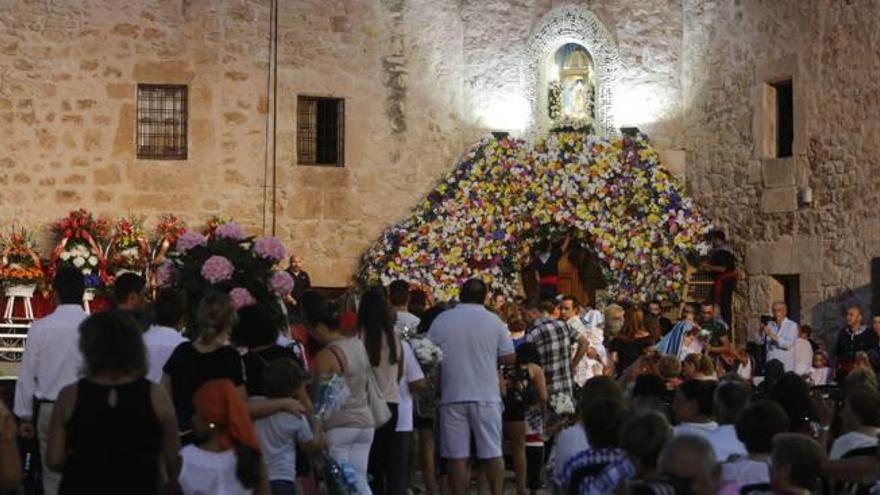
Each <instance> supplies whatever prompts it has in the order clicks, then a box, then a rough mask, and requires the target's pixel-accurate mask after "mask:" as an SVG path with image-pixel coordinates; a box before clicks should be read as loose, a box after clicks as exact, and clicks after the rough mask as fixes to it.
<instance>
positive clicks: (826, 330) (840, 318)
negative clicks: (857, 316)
mask: <svg viewBox="0 0 880 495" xmlns="http://www.w3.org/2000/svg"><path fill="white" fill-rule="evenodd" d="M873 295H874V294H873V292H872V290H871V285H870V284H867V285H863V286H861V287H856V288H854V289H846V290H841V291H840V292H839V293H838V294H837V295H835V296H833V297H831V298H828V299H825V300H824V301H822V302H820V303H819V304H817V305H816V306H814V307H813V312H812V318H811V321H810V325H812V327H813V328H814V329H815V331H816V334H817V335H821V336H823V337H825V338H834V336H835V335H836V332H837V331H838V330H840V328H841V327H842V326H843V325H844V313H846V308H847V307H849V306H851V305H856V306H858V307H860V308H862V315H863V318H862V324H863V325H868V326H869V327H870V326H871V318H872V317H873V316H874V312H873V311H872V300H873Z"/></svg>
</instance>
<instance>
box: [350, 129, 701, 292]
mask: <svg viewBox="0 0 880 495" xmlns="http://www.w3.org/2000/svg"><path fill="white" fill-rule="evenodd" d="M709 228H710V225H709V224H708V223H707V222H706V221H705V220H704V219H703V217H702V215H701V214H700V213H699V211H697V209H696V208H695V207H694V205H693V202H692V201H691V199H689V198H687V197H685V196H684V195H683V193H682V191H681V188H680V186H679V185H678V184H677V182H676V181H675V180H674V178H673V177H672V176H671V175H670V174H669V173H668V172H667V171H666V170H665V169H664V168H663V167H662V166H661V165H660V162H659V159H658V156H657V153H656V151H655V150H654V149H653V148H651V147H650V145H649V144H648V142H647V139H646V137H645V136H643V135H640V136H637V137H635V138H630V137H624V138H618V139H614V140H611V141H608V140H605V139H603V138H600V137H597V136H594V135H587V134H580V133H565V132H563V133H552V134H551V135H550V136H549V137H548V138H547V139H546V140H544V141H541V142H536V143H533V144H532V143H528V142H526V141H523V140H518V139H511V138H502V139H496V138H494V137H491V136H489V137H486V138H484V139H483V140H482V141H480V142H479V143H478V144H477V145H476V146H474V147H473V148H472V149H471V150H470V151H469V152H468V153H467V154H466V155H465V156H464V157H463V158H462V159H461V160H460V161H459V163H458V165H457V166H456V167H455V169H454V170H453V171H452V172H450V173H449V174H448V175H447V176H446V177H445V178H444V179H443V180H441V181H440V183H439V184H438V185H437V186H436V187H435V189H434V190H433V191H431V192H430V193H429V194H428V196H427V198H426V199H425V200H424V201H423V202H422V203H421V204H420V205H419V206H418V207H416V209H415V210H414V211H413V213H412V214H411V215H410V216H409V217H408V218H406V219H404V220H403V221H401V222H400V223H398V224H397V225H394V226H392V227H391V228H389V229H387V230H386V231H385V232H384V233H383V234H382V236H381V237H380V239H379V240H378V241H377V242H376V243H375V244H373V245H372V246H371V247H370V248H369V249H368V250H367V251H366V253H364V255H363V258H362V261H361V267H360V269H359V272H358V278H359V279H360V280H361V281H364V282H368V281H370V282H372V281H376V280H379V281H381V282H383V283H385V284H387V283H390V282H391V281H392V280H394V279H398V278H402V279H404V280H408V281H409V282H411V283H414V284H417V285H421V286H423V287H425V288H427V289H429V290H432V291H433V292H434V296H435V297H436V298H438V299H440V300H443V299H450V298H453V297H456V296H457V293H458V287H459V286H460V284H461V283H462V282H463V281H464V280H466V279H468V278H471V277H475V276H478V277H480V278H482V279H483V280H485V281H486V282H487V283H488V284H489V286H490V289H491V290H493V291H502V292H506V293H512V292H513V291H514V290H515V289H516V287H517V285H518V276H519V273H520V269H521V268H522V267H523V266H524V264H526V263H528V261H529V259H530V256H531V255H532V254H533V251H534V246H535V245H536V244H537V243H538V242H540V241H541V240H544V239H559V238H561V237H562V236H564V235H567V234H571V235H573V236H574V238H575V240H577V241H579V242H582V243H584V244H586V245H589V246H590V247H592V249H593V250H594V251H595V252H596V254H597V256H598V258H599V260H600V262H601V265H602V270H603V274H604V276H605V279H606V280H607V281H608V294H607V295H608V297H610V298H613V299H617V300H629V301H634V302H641V301H646V300H649V299H651V298H655V297H657V298H660V299H665V300H677V299H679V298H680V297H681V296H682V290H683V289H684V282H685V267H686V263H687V262H686V257H687V256H688V255H690V254H692V253H693V252H694V251H695V250H697V248H698V247H699V248H703V247H704V246H702V245H701V242H702V239H703V237H704V234H705V233H707V232H708V230H709Z"/></svg>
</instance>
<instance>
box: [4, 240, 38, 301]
mask: <svg viewBox="0 0 880 495" xmlns="http://www.w3.org/2000/svg"><path fill="white" fill-rule="evenodd" d="M0 247H2V250H3V257H2V259H0V282H2V284H3V286H4V287H15V286H35V285H36V284H37V283H38V282H39V281H41V280H42V279H43V268H42V266H41V264H40V257H39V256H37V253H36V251H35V249H36V243H35V242H34V240H33V236H32V235H31V233H30V232H28V231H27V230H26V229H25V228H23V227H20V228H18V229H16V228H15V226H13V227H12V233H11V234H10V235H9V238H8V239H6V238H2V237H0Z"/></svg>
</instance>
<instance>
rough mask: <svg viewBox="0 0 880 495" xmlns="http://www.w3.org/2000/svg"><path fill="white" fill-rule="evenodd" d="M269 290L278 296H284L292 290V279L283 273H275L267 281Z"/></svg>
mask: <svg viewBox="0 0 880 495" xmlns="http://www.w3.org/2000/svg"><path fill="white" fill-rule="evenodd" d="M269 288H270V289H272V292H274V293H275V294H276V295H278V296H282V297H283V296H286V295H287V294H290V291H292V290H293V277H291V276H290V274H289V273H287V272H285V271H279V272H275V273H273V274H272V277H271V278H270V279H269Z"/></svg>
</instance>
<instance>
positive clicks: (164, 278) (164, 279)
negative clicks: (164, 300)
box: [156, 261, 177, 287]
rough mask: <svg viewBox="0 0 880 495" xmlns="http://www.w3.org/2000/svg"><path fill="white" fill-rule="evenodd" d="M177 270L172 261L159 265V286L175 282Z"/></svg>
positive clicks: (157, 276) (157, 272)
mask: <svg viewBox="0 0 880 495" xmlns="http://www.w3.org/2000/svg"><path fill="white" fill-rule="evenodd" d="M176 272H177V270H176V269H175V268H174V265H173V264H172V263H171V262H170V261H165V262H164V263H162V264H161V265H159V268H157V269H156V281H157V282H159V287H169V286H171V283H172V282H174V277H175V275H176Z"/></svg>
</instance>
